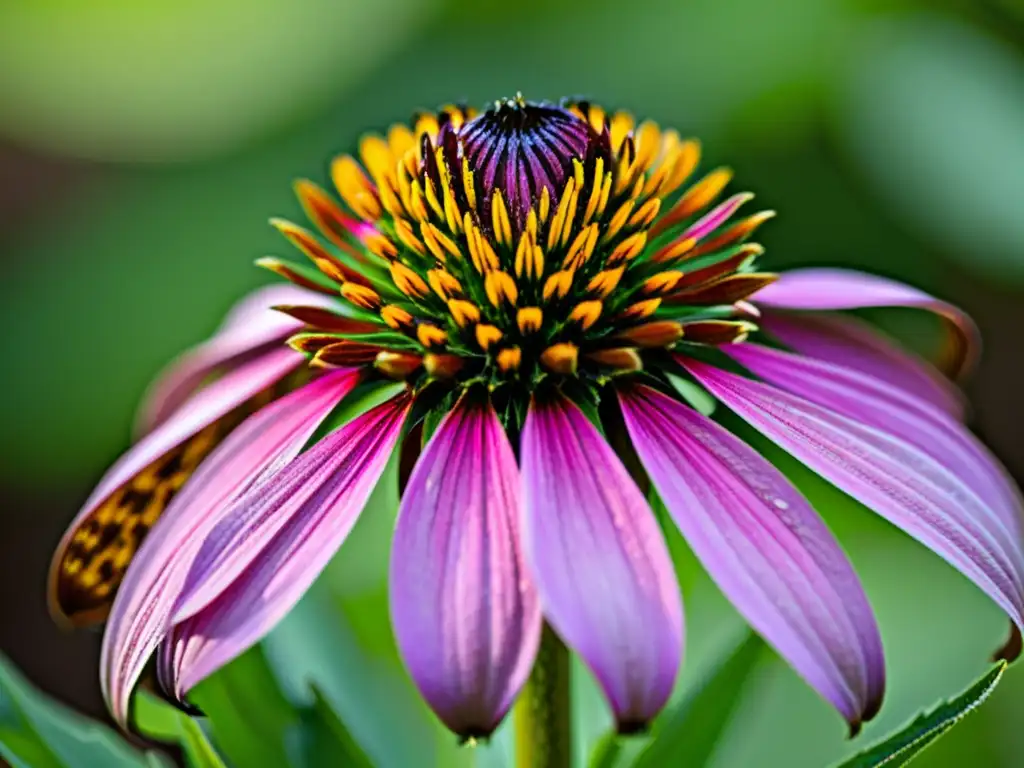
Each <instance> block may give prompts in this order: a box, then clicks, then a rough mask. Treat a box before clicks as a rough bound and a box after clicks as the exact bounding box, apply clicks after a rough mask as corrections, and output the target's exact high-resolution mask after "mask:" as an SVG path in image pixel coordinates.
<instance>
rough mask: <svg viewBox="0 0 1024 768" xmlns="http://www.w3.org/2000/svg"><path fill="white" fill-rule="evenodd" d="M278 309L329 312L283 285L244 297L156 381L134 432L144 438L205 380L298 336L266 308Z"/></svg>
mask: <svg viewBox="0 0 1024 768" xmlns="http://www.w3.org/2000/svg"><path fill="white" fill-rule="evenodd" d="M280 304H301V305H307V306H319V307H329V306H331V299H330V298H329V297H327V296H324V295H322V294H319V293H315V292H313V291H308V290H306V289H304V288H299V287H298V286H294V285H288V284H280V285H271V286H268V287H266V288H260V289H259V290H256V291H253V292H252V293H250V294H249V295H248V296H247V297H245V298H244V299H242V300H241V301H239V302H238V303H237V304H236V305H235V306H234V307H232V309H231V310H230V311H229V313H228V314H227V316H226V317H225V318H224V322H223V323H222V325H221V327H220V328H219V329H218V331H217V332H216V333H215V334H214V335H213V336H212V337H211V338H210V339H209V340H207V341H204V342H203V343H202V344H199V345H197V346H195V347H192V348H191V349H189V350H188V351H187V352H185V353H184V354H182V355H180V356H179V357H178V358H177V359H175V360H174V361H172V362H171V363H170V364H169V365H168V366H167V367H166V368H165V369H164V370H163V371H162V372H161V373H160V374H159V375H158V376H157V378H156V379H155V380H154V382H153V383H152V384H151V385H150V387H149V389H148V390H147V391H146V394H145V395H144V396H143V400H142V403H141V405H140V407H139V412H138V415H137V417H136V430H137V432H138V433H139V434H140V435H141V434H145V433H146V432H149V431H150V430H151V429H153V428H154V427H155V426H156V425H157V424H159V423H161V422H162V421H165V420H166V419H167V418H168V417H169V416H170V415H171V414H172V413H174V412H175V411H176V410H178V408H180V407H181V406H182V404H184V403H185V401H187V400H188V399H189V398H190V397H192V395H194V394H195V393H196V391H198V390H199V389H200V387H201V386H202V385H203V384H205V383H206V382H207V381H208V380H209V379H210V377H211V376H213V375H215V374H217V373H222V372H223V371H224V370H226V369H228V368H233V367H237V366H238V365H240V364H241V363H243V362H245V361H246V360H248V359H250V358H251V357H252V356H254V355H256V354H259V353H260V352H266V351H268V349H269V348H270V347H271V346H272V345H275V344H283V343H284V340H285V339H287V338H288V336H290V335H291V334H293V333H295V332H296V331H298V330H299V329H300V328H301V327H302V323H300V322H299V321H298V320H295V319H294V318H291V317H288V316H287V315H285V314H283V313H281V312H276V311H274V310H273V309H271V307H274V306H277V305H280Z"/></svg>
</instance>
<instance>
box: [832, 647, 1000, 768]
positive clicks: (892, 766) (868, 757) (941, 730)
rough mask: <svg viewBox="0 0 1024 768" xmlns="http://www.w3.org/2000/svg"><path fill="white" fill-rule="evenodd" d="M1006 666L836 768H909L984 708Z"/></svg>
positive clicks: (998, 665)
mask: <svg viewBox="0 0 1024 768" xmlns="http://www.w3.org/2000/svg"><path fill="white" fill-rule="evenodd" d="M1006 666H1007V664H1006V662H1005V661H1001V662H1000V663H998V664H997V665H996V666H994V667H992V669H990V670H989V671H988V672H987V673H985V674H984V675H983V676H982V677H980V678H979V679H978V680H976V681H975V682H974V684H973V685H971V686H970V687H969V688H968V689H967V690H966V691H964V692H963V693H961V694H960V695H959V696H956V697H955V698H952V699H950V700H949V701H946V702H944V703H942V704H940V705H939V706H937V707H936V708H935V709H933V710H932V711H931V712H925V713H922V714H921V715H918V716H917V717H916V718H914V719H913V720H912V721H911V722H910V723H908V724H907V725H906V726H904V727H903V728H901V729H900V730H899V731H897V732H896V733H894V734H892V735H891V736H889V737H888V738H886V739H885V740H884V741H882V742H880V743H878V744H876V745H875V746H873V747H870V748H869V749H867V750H865V751H864V752H860V753H858V754H856V755H854V756H853V757H852V758H850V759H849V760H846V761H845V762H843V763H840V764H839V765H838V766H836V768H875V766H883V765H884V766H886V768H896V766H900V765H906V764H907V763H909V762H910V761H911V760H913V759H914V758H915V757H917V756H918V755H919V754H920V753H921V752H922V751H923V750H924V749H925V748H926V747H928V746H930V745H931V744H932V743H934V742H935V740H936V739H938V738H939V737H940V736H942V735H944V734H945V733H946V732H947V731H949V730H950V729H951V728H952V727H953V726H955V725H956V724H957V723H959V722H960V721H961V720H963V718H964V717H966V716H967V714H968V713H969V712H971V711H972V710H974V709H976V708H977V707H979V706H981V704H982V703H983V702H984V701H985V699H987V698H988V697H989V695H990V694H991V693H992V691H993V690H994V689H995V687H996V685H997V684H998V683H999V680H1000V678H1001V677H1002V676H1003V672H1004V671H1005V670H1006Z"/></svg>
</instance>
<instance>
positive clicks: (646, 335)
mask: <svg viewBox="0 0 1024 768" xmlns="http://www.w3.org/2000/svg"><path fill="white" fill-rule="evenodd" d="M615 338H617V339H622V340H624V341H628V342H629V343H630V344H632V345H634V346H637V347H644V348H651V347H667V346H669V345H670V344H675V343H676V342H677V341H679V340H680V339H681V338H683V326H682V325H680V324H679V323H677V322H674V321H672V320H655V321H654V322H651V323H644V324H643V325H637V326H635V327H633V328H629V329H627V330H625V331H622V332H620V333H617V334H616V335H615Z"/></svg>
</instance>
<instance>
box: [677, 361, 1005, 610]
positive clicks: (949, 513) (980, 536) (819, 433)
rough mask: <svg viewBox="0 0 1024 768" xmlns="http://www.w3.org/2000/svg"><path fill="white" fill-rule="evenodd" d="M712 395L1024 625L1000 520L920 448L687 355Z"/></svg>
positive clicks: (692, 366)
mask: <svg viewBox="0 0 1024 768" xmlns="http://www.w3.org/2000/svg"><path fill="white" fill-rule="evenodd" d="M680 362H682V363H683V364H684V365H685V366H686V367H687V368H688V369H689V370H690V372H691V373H692V374H693V375H694V376H695V377H696V378H697V380H698V381H700V382H701V383H702V384H703V385H704V386H705V387H706V388H707V389H708V390H710V391H711V393H712V394H713V395H715V397H717V398H718V399H719V400H721V401H722V402H723V403H725V404H726V405H728V406H729V407H730V408H731V409H732V410H734V411H735V412H736V413H737V414H739V415H740V416H741V417H742V418H743V419H745V420H746V421H747V422H748V423H750V424H751V426H753V427H754V428H755V429H757V430H758V431H760V432H762V433H763V434H764V435H765V436H766V437H768V438H769V439H770V440H772V441H773V442H775V443H777V444H778V445H779V446H781V447H782V448H783V449H785V450H786V451H788V452H789V453H791V454H793V456H795V457H796V458H797V459H799V460H800V461H802V462H803V463H804V464H806V465H807V466H808V467H810V468H811V469H813V470H814V471H815V472H817V473H818V474H819V475H821V476H822V477H824V478H825V479H827V480H829V481H830V482H831V483H833V484H834V485H836V486H837V487H838V488H840V489H841V490H843V491H845V492H846V493H848V494H850V495H851V496H852V497H853V498H855V499H857V500H858V501H860V502H861V503H862V504H864V505H865V506H867V507H869V508H870V509H873V510H874V511H875V512H877V513H878V514H880V515H882V516H883V517H885V518H886V519H887V520H889V521H890V522H891V523H893V524H894V525H896V526H897V527H899V528H901V529H903V530H904V531H906V532H907V533H908V534H910V535H911V536H913V537H914V538H916V539H917V540H918V541H920V542H921V543H923V544H924V545H925V546H927V547H929V548H930V549H932V550H933V551H935V552H936V553H937V554H938V555H940V556H941V557H943V558H944V559H945V560H946V561H947V562H949V563H950V564H951V565H953V566H954V567H955V568H957V569H958V570H959V571H960V572H961V573H963V574H964V575H965V576H967V578H969V579H970V580H971V581H973V582H974V583H975V584H976V585H977V586H978V587H979V588H980V589H982V590H983V591H984V592H985V593H986V594H987V595H988V596H989V597H991V598H992V600H994V601H995V602H996V603H997V604H998V605H999V606H1000V607H1001V608H1002V609H1003V610H1004V611H1006V613H1007V614H1008V615H1009V617H1010V619H1011V620H1012V621H1013V622H1014V624H1016V626H1017V627H1018V628H1020V627H1022V626H1024V586H1022V584H1024V575H1022V574H1024V565H1022V561H1024V558H1022V555H1021V551H1020V547H1019V545H1017V544H1016V543H1015V542H1012V541H1009V542H1008V541H1007V540H1006V536H1005V528H1004V526H1003V525H1002V524H1001V521H1000V520H999V518H998V517H997V516H996V515H994V514H993V513H992V511H991V510H989V509H988V508H987V507H986V506H985V504H984V503H983V502H982V501H981V500H980V499H979V498H978V497H977V495H976V494H974V493H973V492H972V491H971V490H970V489H969V488H968V487H967V486H965V485H964V484H963V483H961V482H960V481H959V480H958V479H957V478H955V477H954V476H952V475H950V474H949V473H948V472H947V471H946V470H945V468H944V467H943V466H942V465H940V464H939V463H938V462H936V461H935V460H934V459H932V458H931V457H930V456H928V455H927V454H926V453H924V452H923V451H921V450H920V449H918V448H916V447H914V446H913V445H911V444H910V443H907V442H906V441H904V440H900V439H899V438H896V437H892V436H891V435H887V434H885V433H883V432H880V431H879V430H877V429H874V428H872V427H870V426H867V425H865V424H862V423H860V422H857V421H854V420H852V419H849V418H847V417H845V416H842V415H840V414H838V413H835V412H834V411H831V410H829V409H827V408H823V407H822V406H819V405H816V404H814V403H812V402H810V401H809V400H805V399H804V398H801V397H797V396H795V395H791V394H789V393H787V392H784V391H782V390H780V389H776V388H775V387H773V386H771V385H768V384H764V383H761V382H756V381H752V380H750V379H746V378H744V377H742V376H738V375H736V374H733V373H727V372H726V371H722V370H718V369H716V368H714V367H712V366H710V365H707V364H705V363H700V362H697V361H695V360H689V359H680Z"/></svg>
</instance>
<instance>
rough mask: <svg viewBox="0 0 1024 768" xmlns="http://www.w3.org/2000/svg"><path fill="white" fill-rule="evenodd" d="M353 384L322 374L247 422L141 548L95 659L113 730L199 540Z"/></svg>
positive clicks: (123, 717)
mask: <svg viewBox="0 0 1024 768" xmlns="http://www.w3.org/2000/svg"><path fill="white" fill-rule="evenodd" d="M358 381H359V373H358V372H346V371H337V372H333V373H329V374H327V375H325V376H323V377H322V378H320V379H318V380H316V381H314V382H312V383H311V384H308V385H306V386H305V387H303V388H302V389H300V390H297V391H295V392H292V393H291V394H289V395H286V396H285V397H282V398H281V399H280V400H277V401H276V402H274V403H271V404H270V405H268V406H266V407H264V408H263V409H261V410H259V411H258V412H256V413H255V414H253V415H252V416H250V417H249V418H248V419H246V420H245V421H244V422H242V424H240V425H239V426H238V428H236V429H235V430H234V431H233V432H232V433H231V434H230V435H229V436H228V437H227V438H226V439H225V440H224V442H223V443H222V444H221V445H220V446H218V447H217V448H216V450H214V452H213V453H211V454H210V456H209V457H207V459H206V460H205V461H204V462H203V463H202V464H201V465H200V467H199V469H198V470H196V473H195V474H194V475H193V476H192V478H191V479H190V480H189V482H188V483H186V484H185V486H184V487H183V488H182V490H181V492H180V493H179V494H178V495H177V497H175V498H174V500H172V501H171V504H170V505H169V506H168V509H167V512H166V513H165V515H164V516H163V518H162V519H161V520H160V521H159V522H158V523H157V525H156V526H155V527H154V528H153V530H152V532H151V533H150V534H149V536H147V537H146V539H145V541H143V543H142V546H141V548H140V549H139V552H138V555H137V556H136V558H135V561H134V562H133V563H132V565H131V567H130V568H129V569H128V572H127V574H126V576H125V579H124V582H123V584H122V585H121V588H120V590H119V591H118V594H117V597H116V599H115V600H114V605H113V608H112V610H111V613H110V618H109V620H108V622H107V629H106V633H105V634H104V637H103V649H102V653H101V656H100V683H101V687H102V690H103V695H104V698H106V700H107V704H108V706H109V707H110V711H111V713H112V715H113V716H114V718H115V719H116V720H117V721H118V722H119V723H121V724H122V725H123V724H125V722H126V721H127V716H128V700H129V697H130V696H131V692H132V689H133V688H134V686H135V683H136V681H137V680H138V678H139V675H140V674H141V672H142V669H143V667H144V666H145V664H146V662H147V661H148V659H149V657H150V655H151V654H152V653H153V651H154V649H155V648H156V646H157V644H158V643H159V642H160V640H161V638H162V637H163V636H164V634H165V633H166V631H167V629H168V626H169V621H170V615H171V610H172V609H173V607H174V603H175V601H176V599H177V597H178V593H179V591H180V589H181V587H182V584H183V582H184V579H185V576H186V574H187V573H188V570H189V567H190V565H191V563H192V557H194V556H195V553H196V551H197V550H198V548H199V546H200V545H201V544H202V542H203V539H204V537H205V536H206V535H207V534H208V533H209V532H210V531H211V530H212V529H213V527H214V526H215V525H216V524H217V523H218V522H219V521H220V520H221V519H222V517H223V516H224V513H225V512H226V511H227V510H228V509H229V507H230V502H231V501H232V500H233V499H234V498H235V497H237V496H238V495H239V494H240V493H242V492H243V491H244V490H245V489H246V488H247V487H249V486H250V485H251V484H253V483H254V482H258V480H259V478H260V477H262V476H265V475H267V474H269V473H271V472H273V471H274V470H275V469H276V468H278V467H280V466H282V465H283V464H284V463H286V462H288V461H290V460H291V459H292V458H293V457H294V456H296V455H297V454H298V452H299V451H300V450H301V449H302V446H303V445H305V443H306V441H307V440H308V439H309V437H310V436H311V435H312V434H313V432H314V430H315V429H316V428H317V426H318V425H319V424H320V422H321V421H322V420H323V419H324V418H325V417H326V416H327V415H328V414H329V413H330V412H331V409H332V408H334V406H335V405H336V404H337V403H338V402H339V401H340V400H341V399H342V398H343V397H344V396H345V395H347V394H348V393H349V392H350V391H351V390H352V388H353V387H354V386H355V385H356V383H357V382H358Z"/></svg>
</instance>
